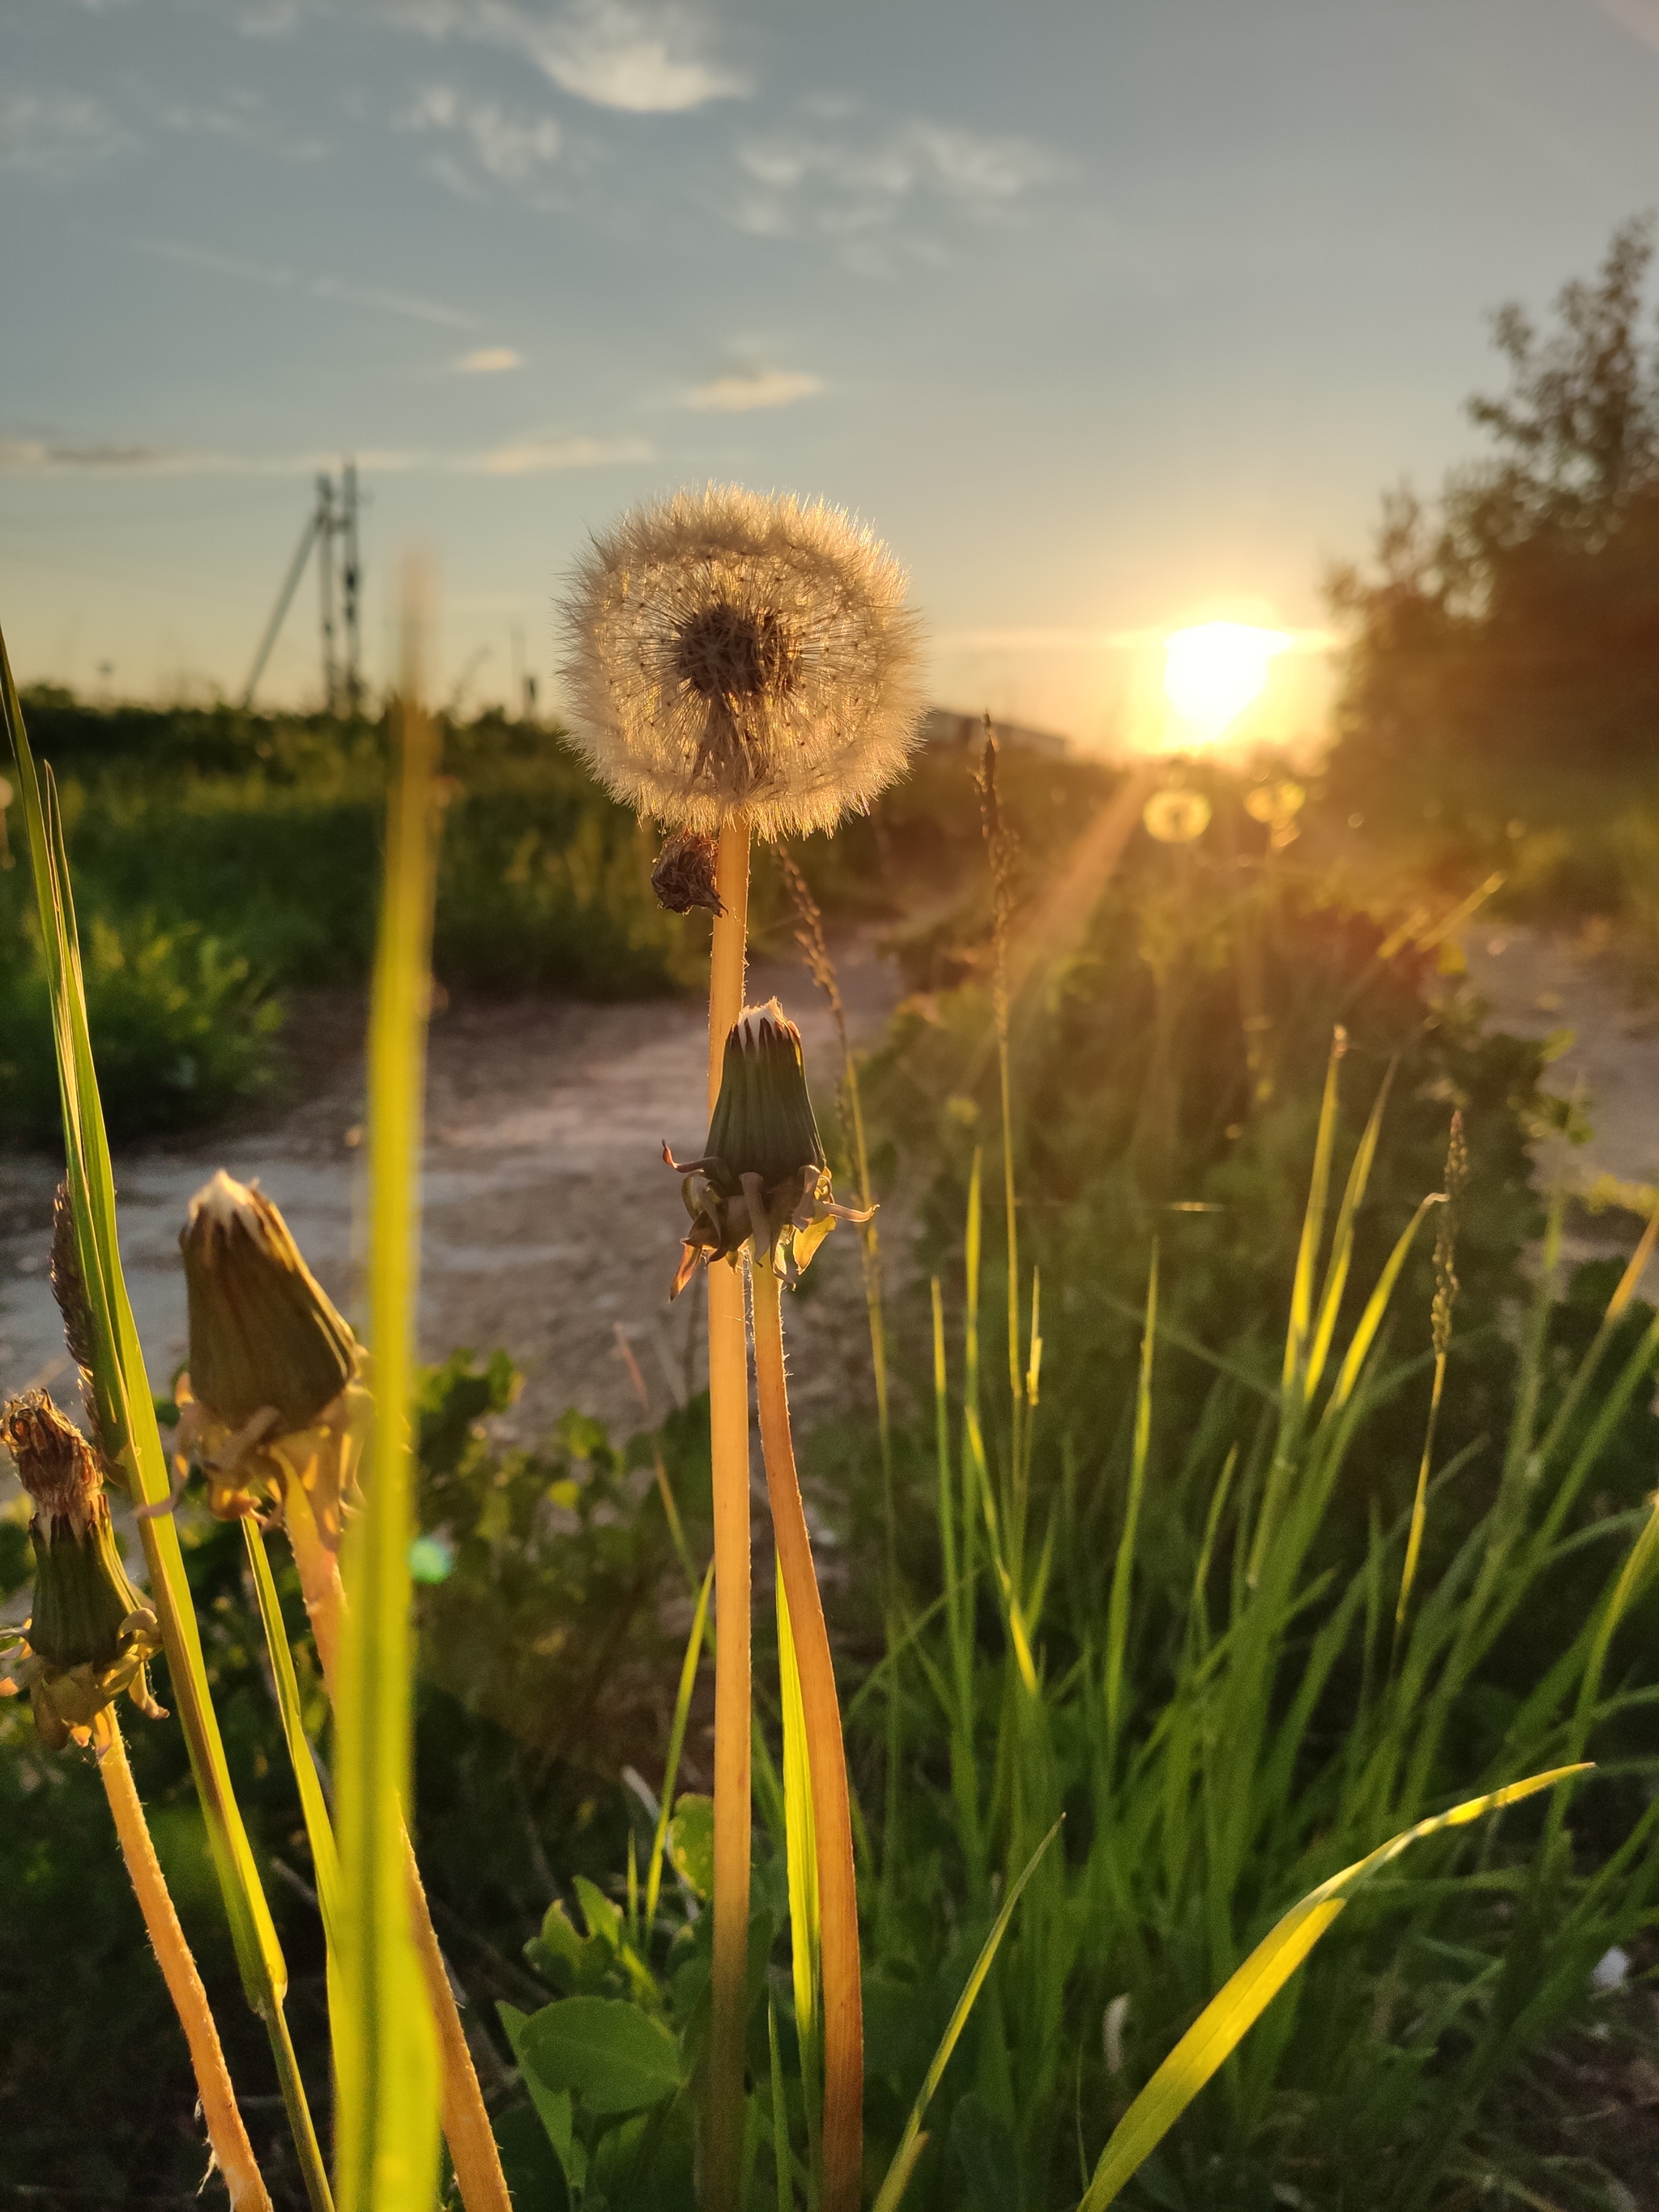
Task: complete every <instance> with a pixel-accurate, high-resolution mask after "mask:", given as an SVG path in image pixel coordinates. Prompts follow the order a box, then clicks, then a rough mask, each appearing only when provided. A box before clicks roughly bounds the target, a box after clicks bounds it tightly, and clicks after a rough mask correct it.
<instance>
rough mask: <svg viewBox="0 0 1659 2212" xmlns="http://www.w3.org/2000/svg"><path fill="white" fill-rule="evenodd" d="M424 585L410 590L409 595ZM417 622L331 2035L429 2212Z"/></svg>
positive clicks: (408, 617) (342, 1743)
mask: <svg viewBox="0 0 1659 2212" xmlns="http://www.w3.org/2000/svg"><path fill="white" fill-rule="evenodd" d="M411 597H412V594H411ZM417 631H418V623H417V621H416V618H415V617H414V614H413V612H412V611H406V612H405V615H404V654H405V660H406V664H408V665H406V668H405V675H404V687H403V689H404V699H403V703H402V704H401V706H400V707H399V708H398V712H397V715H396V725H395V727H396V752H395V762H396V765H395V769H394V773H393V778H392V791H391V795H390V800H389V804H388V808H387V821H386V884H385V895H384V899H383V902H382V907H381V915H380V943H379V947H378V950H377V952H376V956H375V965H374V993H373V998H372V1000H371V1006H370V1014H369V1037H368V1312H369V1352H370V1354H371V1356H372V1358H373V1361H374V1370H373V1372H374V1411H375V1419H374V1434H373V1437H372V1440H371V1442H370V1445H369V1452H368V1458H369V1466H368V1482H367V1484H366V1486H365V1490H366V1502H365V1504H364V1508H363V1510H362V1513H361V1514H359V1515H357V1516H355V1518H354V1519H353V1520H352V1522H351V1523H350V1525H349V1528H348V1531H347V1534H346V1540H345V1545H344V1549H343V1562H342V1565H343V1577H344V1582H345V1592H346V1598H347V1607H346V1612H345V1618H344V1623H343V1628H344V1633H343V1638H342V1644H341V1652H340V1691H339V1696H338V1699H337V1703H336V1706H335V1728H336V1741H337V1760H338V1780H339V1814H340V1825H339V1843H340V1878H341V1879H340V1894H341V1941H340V1975H339V1983H340V1990H341V1997H342V2002H340V2004H339V2005H338V2007H337V2027H336V2033H335V2038H334V2065H335V2080H336V2083H337V2098H336V2116H337V2128H336V2147H337V2148H336V2177H337V2186H338V2189H339V2193H340V2206H341V2212H429V2208H430V2207H431V2205H432V2203H433V2201H434V2198H435V2194H436V2189H437V2177H438V2086H439V2085H438V2051H437V2043H436V2039H435V2033H434V2027H433V2018H432V2008H431V2005H430V2003H429V2002H428V1996H427V1990H426V1984H425V1979H424V1977H423V1976H422V1971H421V1964H420V1958H419V1954H418V1953H417V1952H416V1947H415V1931H414V1927H413V1924H412V1921H411V1917H410V1881H409V1847H408V1843H407V1839H406V1837H405V1833H404V1814H403V1808H404V1805H405V1804H406V1803H407V1802H408V1799H409V1794H410V1744H411V1729H412V1719H413V1684H414V1632H413V1626H412V1621H411V1617H410V1616H411V1601H412V1596H413V1589H412V1585H411V1583H410V1572H409V1547H410V1542H411V1541H412V1540H413V1538H414V1535H415V1533H416V1532H415V1522H414V1512H413V1486H414V1478H413V1468H412V1464H411V1457H410V1421H411V1413H412V1410H413V1407H414V1404H415V1395H416V1381H417V1370H416V1357H415V1318H416V1252H417V1249H418V1229H417V1224H418V1218H419V1205H418V1197H417V1193H418V1188H419V1178H420V1170H421V1142H422V1105H423V1099H424V1091H425V1071H426V1018H427V1009H428V1005H429V1002H430V1000H431V994H432V963H431V945H432V902H433V885H434V878H435V863H436V835H435V832H436V823H437V795H436V789H435V772H436V768H437V750H438V741H437V733H436V732H435V728H434V726H433V724H432V722H431V721H430V720H429V719H428V716H427V715H426V714H424V713H422V710H421V708H420V707H419V705H418V704H417V703H416V702H417V699H418V693H419V685H418V680H417V671H416V669H415V668H414V665H413V661H414V657H415V653H416V650H417V645H418V638H417Z"/></svg>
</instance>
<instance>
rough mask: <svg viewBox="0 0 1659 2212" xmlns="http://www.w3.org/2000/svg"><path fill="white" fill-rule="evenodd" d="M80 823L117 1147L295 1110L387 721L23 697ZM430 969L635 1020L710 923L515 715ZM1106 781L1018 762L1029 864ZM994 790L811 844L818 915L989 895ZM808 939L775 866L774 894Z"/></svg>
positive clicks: (3, 1104) (936, 798)
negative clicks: (981, 870)
mask: <svg viewBox="0 0 1659 2212" xmlns="http://www.w3.org/2000/svg"><path fill="white" fill-rule="evenodd" d="M23 703H24V712H25V714H26V716H27V722H28V727H29V730H30V732H31V736H32V738H33V743H34V745H35V748H36V750H37V752H38V753H39V755H40V757H41V759H42V760H44V761H46V762H48V763H51V765H52V769H53V770H54V772H55V774H56V775H57V779H58V789H59V793H60V794H61V798H62V803H63V810H64V827H65V831H66V835H67V838H68V842H69V848H70V864H71V866H72V867H73V868H74V871H75V878H76V884H77V886H78V890H79V897H80V910H81V914H82V929H83V932H84V933H85V936H86V943H85V945H84V948H83V950H84V952H85V956H86V963H87V971H88V972H87V987H88V998H89V1000H90V1008H91V1016H92V1024H93V1030H94V1036H96V1038H97V1039H98V1042H99V1048H100V1060H101V1072H102V1077H103V1082H104V1103H105V1108H106V1113H107V1114H108V1115H109V1119H110V1123H111V1126H112V1129H113V1130H114V1132H115V1133H116V1134H117V1135H118V1136H119V1137H132V1136H138V1135H143V1134H146V1133H156V1132H161V1131H165V1130H167V1129H173V1128H180V1127H191V1126H192V1125H197V1124H200V1123H203V1122H206V1121H212V1120H214V1119H215V1118H216V1117H217V1116H218V1115H222V1114H223V1113H224V1112H225V1111H226V1110H227V1109H229V1108H231V1107H233V1106H234V1105H236V1104H237V1103H240V1102H241V1101H244V1100H246V1099H248V1098H252V1097H258V1096H259V1095H261V1093H265V1092H270V1091H273V1090H278V1091H279V1090H280V1086H281V1085H282V1082H283V1076H284V1073H285V1066H286V1061H285V1056H284V1053H283V1036H282V1032H283V1020H284V1014H285V1012H286V1011H287V1010H288V1009H289V1006H291V1004H292V1002H293V999H294V994H295V993H303V992H306V991H309V990H317V989H342V988H343V989H349V990H357V989H361V988H362V987H363V986H364V985H365V984H366V982H367V979H368V964H369V958H370V953H371V950H372V943H373V932H374V901H375V897H376V895H377V884H378V879H379V878H378V870H379V866H380V854H379V844H378V839H379V834H380V832H379V823H380V813H381V810H382V807H383V804H384V781H383V779H384V758H383V749H384V731H383V728H382V726H381V724H380V722H379V721H378V720H376V721H374V722H368V721H360V722H356V723H351V722H343V721H337V720H332V719H331V718H328V717H325V716H320V715H318V716H299V715H282V714H276V715H264V714H244V713H242V712H241V711H240V709H237V708H230V707H218V708H205V709H204V708H143V707H136V706H117V707H112V708H98V707H93V706H89V705H88V704H86V703H84V702H81V701H79V700H76V698H74V697H73V696H71V695H70V693H68V692H66V691H63V690H58V689H56V688H47V687H41V688H37V689H36V690H33V691H31V692H28V693H26V694H25V696H24V702H23ZM445 769H446V773H447V777H448V780H449V786H450V790H451V794H452V795H451V799H450V803H449V807H448V813H447V821H446V823H445V827H444V838H443V848H442V863H441V880H440V884H439V893H438V919H437V945H436V956H435V957H436V967H437V973H438V977H439V980H440V981H441V982H442V983H443V984H444V985H445V986H446V987H447V988H449V989H451V990H463V991H468V992H472V993H477V994H507V993H513V992H520V991H534V990H550V991H556V992H558V993H561V994H564V995H567V996H572V997H577V998H588V999H641V998H652V997H658V996H661V995H662V994H665V993H670V992H673V991H676V990H678V989H681V988H684V987H690V986H693V985H695V986H696V987H699V988H701V987H702V975H703V974H704V973H705V972H706V964H707V963H706V955H707V949H708V923H707V921H706V919H704V918H702V917H698V916H695V915H694V916H691V917H689V918H684V919H683V918H681V917H679V916H677V915H670V914H666V913H665V912H664V911H663V909H662V908H660V907H659V905H658V903H657V902H656V899H655V898H654V896H653V894H652V891H651V887H650V872H651V865H652V861H653V858H654V857H655V853H656V848H657V840H656V838H655V836H653V834H652V833H651V831H650V829H648V828H645V827H641V825H640V824H639V823H636V822H635V819H634V817H633V816H632V815H631V814H630V813H629V811H627V810H626V809H625V808H623V807H621V806H617V805H615V804H614V803H613V802H612V801H611V800H610V799H607V798H606V797H605V794H604V793H602V792H601V791H599V789H598V788H597V787H595V786H594V784H593V783H592V781H590V780H589V778H588V777H587V775H586V773H585V772H584V770H583V769H581V768H580V766H579V765H578V763H576V761H575V760H574V757H572V756H571V755H570V754H569V753H568V751H567V750H565V748H564V746H563V744H562V742H561V740H560V737H559V733H558V732H557V731H556V729H546V728H543V727H540V726H536V725H532V724H526V723H511V722H507V721H504V720H501V718H500V716H499V715H495V714H485V715H483V716H480V717H479V718H478V719H477V720H475V721H472V722H469V723H465V724H459V725H456V726H452V727H451V728H450V729H449V730H448V731H447V733H446V738H445ZM1113 780H1114V779H1113V776H1112V774H1111V772H1110V771H1109V770H1107V769H1103V768H1102V767H1100V766H1099V765H1098V764H1091V763H1079V762H1066V761H1056V760H1053V759H1049V758H1044V757H1041V756H1037V755H1030V756H1027V757H1021V758H1020V759H1018V761H1017V762H1016V763H1013V765H1012V769H1011V774H1010V776H1009V779H1008V781H1009V788H1010V792H1011V794H1012V801H1011V803H1012V805H1014V807H1015V809H1016V812H1017V815H1018V820H1019V822H1020V823H1021V826H1022V828H1023V829H1024V830H1025V832H1026V834H1027V835H1028V836H1029V837H1030V838H1031V839H1032V840H1034V841H1036V842H1039V843H1049V844H1052V843H1053V842H1055V840H1056V839H1057V838H1058V837H1061V836H1064V835H1065V834H1066V830H1067V829H1068V827H1069V825H1070V824H1071V823H1072V822H1073V819H1074V817H1075V810H1076V807H1077V805H1079V802H1083V803H1087V802H1088V801H1090V800H1091V799H1092V798H1093V797H1094V796H1095V795H1097V793H1099V792H1101V791H1102V790H1103V789H1105V788H1108V787H1109V786H1110V784H1111V782H1112V781H1113ZM979 842H980V835H979V822H978V817H977V814H976V812H975V800H974V797H973V793H972V790H971V787H970V786H969V780H968V778H967V775H965V773H963V770H962V767H961V757H960V755H959V752H958V750H957V749H955V748H952V747H950V746H942V747H939V749H937V750H930V751H929V752H928V753H927V754H926V755H924V757H923V758H922V759H921V763H919V765H918V768H917V770H916V772H915V774H914V775H912V776H911V778H910V779H909V780H908V782H906V783H905V784H903V785H902V786H901V787H899V788H898V789H897V790H896V791H895V792H893V793H890V794H889V796H888V798H887V799H884V801H883V803H882V805H881V807H880V809H879V810H878V813H877V814H876V815H875V816H874V817H872V818H866V819H865V820H862V821H859V822H855V823H852V824H851V825H849V827H848V829H845V830H844V831H843V832H842V834H841V836H839V837H837V838H836V839H835V840H833V841H832V840H830V839H828V838H823V837H816V838H812V839H810V840H808V841H807V842H806V844H805V847H804V848H802V853H801V858H802V860H803V863H804V865H805V868H806V872H807V873H808V875H809V877H810V878H811V880H812V882H813V884H814V886H815V888H816V889H817V893H818V896H820V898H821V899H823V901H824V902H825V904H826V905H827V906H829V907H830V908H835V909H837V910H840V911H842V912H847V913H860V912H866V913H867V912H878V913H884V914H886V915H890V916H891V915H896V912H897V911H898V906H899V903H900V902H901V901H902V896H903V895H904V893H905V891H906V890H914V891H915V892H917V893H919V894H926V895H935V894H937V893H938V892H939V890H942V889H943V888H945V887H946V886H948V885H950V884H952V883H960V882H961V881H962V880H963V876H964V861H965V862H966V863H967V864H968V866H967V867H966V870H965V872H966V874H967V876H968V877H969V878H970V879H973V880H976V864H977V857H978V848H979ZM756 904H757V924H758V926H759V929H760V933H761V935H762V939H763V940H764V937H765V933H766V930H767V927H768V925H770V926H771V927H772V929H773V932H774V933H775V934H777V935H779V937H780V939H781V941H782V942H784V943H787V928H786V927H785V923H784V917H785V915H786V912H787V900H786V899H785V897H784V895H783V891H782V887H781V881H780V880H779V878H778V877H777V874H776V871H775V868H774V867H773V866H772V865H771V864H770V862H769V859H768V858H767V857H766V856H765V855H764V854H763V855H762V856H761V859H760V861H759V864H758V869H757V889H756ZM33 927H34V925H33V912H32V900H31V897H30V894H29V887H28V883H27V870H26V869H21V868H20V869H15V870H13V871H12V872H9V873H6V874H0V942H3V943H5V944H7V945H9V946H10V947H12V948H14V953H13V957H9V958H8V959H7V960H5V961H4V962H3V963H0V1131H3V1132H5V1133H9V1134H10V1135H11V1136H12V1137H14V1138H16V1137H22V1138H25V1139H30V1140H33V1139H45V1140H50V1139H52V1137H53V1136H54V1134H55V1132H56V1128H57V1121H58V1091H57V1079H56V1077H55V1075H54V1073H53V1072H52V1045H51V1030H50V1025H49V1024H48V1022H47V1019H46V985H45V979H44V975H43V973H42V970H41V968H40V960H39V957H38V954H37V952H36V951H35V950H34V948H33Z"/></svg>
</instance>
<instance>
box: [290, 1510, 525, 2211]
mask: <svg viewBox="0 0 1659 2212" xmlns="http://www.w3.org/2000/svg"><path fill="white" fill-rule="evenodd" d="M287 1517H288V1534H289V1543H290V1544H291V1545H292V1546H293V1547H294V1563H295V1566H296V1567H298V1569H299V1571H300V1588H301V1590H302V1591H303V1593H304V1595H305V1601H306V1612H307V1614H308V1615H309V1617H310V1620H311V1632H312V1634H313V1637H314V1638H316V1643H317V1656H318V1659H319V1662H321V1665H322V1669H323V1682H324V1685H325V1687H326V1689H327V1691H328V1694H329V1697H330V1699H332V1698H333V1696H334V1686H335V1679H336V1668H337V1664H338V1658H339V1649H340V1614H341V1609H342V1607H343V1604H344V1602H345V1592H344V1590H343V1587H342V1585H341V1582H340V1563H339V1560H338V1559H337V1557H336V1556H335V1554H334V1553H332V1552H331V1550H330V1549H329V1547H328V1546H327V1545H326V1544H325V1543H324V1541H323V1540H322V1538H321V1537H320V1536H319V1534H318V1533H317V1523H316V1522H315V1520H314V1519H313V1516H312V1512H311V1504H310V1500H309V1499H308V1498H307V1496H306V1494H305V1491H304V1489H303V1487H302V1486H301V1484H299V1483H297V1482H290V1483H289V1486H288V1506H287ZM404 1854H405V1860H406V1863H407V1867H408V1873H409V1904H410V1918H411V1921H412V1923H413V1933H414V1937H415V1948H416V1951H417V1952H418V1953H419V1954H420V1960H421V1971H422V1974H423V1975H424V1976H425V1978H426V1988H427V1996H428V2001H429V2002H430V2003H431V2006H432V2017H433V2020H434V2021H435V2024H436V2027H437V2030H438V2052H439V2058H440V2063H441V2069H442V2076H443V2125H444V2140H445V2141H446V2142H447V2143H448V2145H449V2155H450V2158H451V2160H452V2161H453V2165H454V2167H455V2179H456V2180H457V2182H458V2183H459V2185H460V2191H461V2201H462V2203H463V2204H465V2207H466V2212H512V2207H513V2200H512V2198H511V2197H509V2195H508V2194H507V2179H506V2177H505V2175H504V2174H503V2173H502V2172H501V2154H500V2152H499V2151H498V2150H497V2149H496V2148H495V2130H494V2129H492V2128H491V2126H490V2124H489V2112H487V2111H486V2110H485V2108H484V2100H483V2090H482V2089H480V2087H478V2073H477V2068H476V2067H475V2066H474V2064H473V2063H472V2053H471V2051H469V2050H468V2049H467V2046H466V2031H465V2028H464V2027H462V2026H461V2015H460V2011H459V2007H458V2006H457V2004H456V2002H455V1992H454V1990H453V1989H452V1988H451V1987H450V1982H449V1974H448V1971H447V1968H446V1967H445V1965H444V1961H443V1954H442V1953H441V1950H440V1949H439V1948H438V1938H437V1935H436V1932H435V1929H434V1928H433V1925H432V1911H431V1907H430V1906H429V1905H428V1903H427V1900H426V1887H425V1885H424V1883H423V1882H422V1880H421V1874H420V1869H419V1868H418V1867H417V1866H416V1863H415V1852H414V1848H413V1846H412V1845H411V1844H410V1841H409V1837H408V1833H407V1832H406V1831H405V1833H404Z"/></svg>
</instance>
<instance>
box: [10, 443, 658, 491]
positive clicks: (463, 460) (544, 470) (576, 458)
mask: <svg viewBox="0 0 1659 2212" xmlns="http://www.w3.org/2000/svg"><path fill="white" fill-rule="evenodd" d="M654 458H655V456H654V454H653V449H652V447H650V446H649V445H647V442H646V441H645V440H644V439H643V438H636V437H628V436H624V437H612V438H599V437H587V436H562V435H554V434H552V433H535V434H532V435H529V436H527V437H524V438H521V439H518V440H516V441H513V442H512V443H510V444H507V445H503V446H494V447H489V448H487V449H486V450H484V451H483V452H481V453H422V452H419V451H413V450H396V449H390V450H386V451H380V452H376V451H373V450H371V451H368V452H360V453H358V454H357V455H356V463H357V468H358V471H359V472H360V474H362V475H363V476H366V477H374V476H416V475H430V476H452V477H527V476H551V475H556V474H561V473H562V472H563V471H567V470H571V469H599V468H623V467H628V466H631V465H634V464H635V463H637V462H641V461H648V460H651V459H654ZM338 459H339V456H338V455H337V453H218V452H213V451H210V450H204V449H197V448H191V447H171V446H152V445H139V444H120V443H118V442H116V441H113V440H94V439H87V440H72V439H62V438H0V475H3V476H17V477H62V478H87V477H104V478H108V477H125V478H127V479H128V480H129V481H142V480H154V479H158V478H164V477H310V476H314V475H315V474H316V473H317V472H318V471H319V470H323V469H330V470H331V469H333V468H334V467H335V466H336V465H337V462H338Z"/></svg>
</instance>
